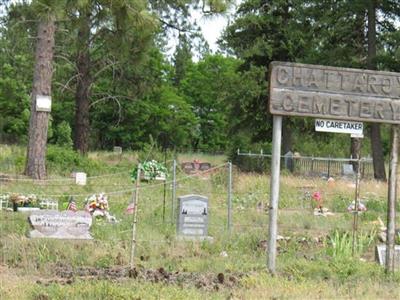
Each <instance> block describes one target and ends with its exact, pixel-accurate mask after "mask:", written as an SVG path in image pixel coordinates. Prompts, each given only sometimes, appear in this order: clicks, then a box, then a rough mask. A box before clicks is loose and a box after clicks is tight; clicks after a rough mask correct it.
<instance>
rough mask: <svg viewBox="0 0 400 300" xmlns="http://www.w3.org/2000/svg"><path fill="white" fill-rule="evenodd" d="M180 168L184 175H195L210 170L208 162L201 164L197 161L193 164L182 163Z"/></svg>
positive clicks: (188, 162)
mask: <svg viewBox="0 0 400 300" xmlns="http://www.w3.org/2000/svg"><path fill="white" fill-rule="evenodd" d="M181 168H182V170H183V171H184V172H185V173H186V174H196V173H198V172H204V171H207V170H209V169H211V164H210V163H209V162H201V161H200V160H199V159H194V160H193V162H190V161H186V162H183V163H182V164H181Z"/></svg>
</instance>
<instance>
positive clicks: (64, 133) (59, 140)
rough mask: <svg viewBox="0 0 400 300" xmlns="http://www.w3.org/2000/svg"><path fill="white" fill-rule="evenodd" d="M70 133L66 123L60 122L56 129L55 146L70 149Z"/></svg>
mask: <svg viewBox="0 0 400 300" xmlns="http://www.w3.org/2000/svg"><path fill="white" fill-rule="evenodd" d="M71 133H72V130H71V126H69V124H68V122H66V121H62V122H61V123H60V124H58V126H57V129H56V145H58V146H61V147H65V148H68V149H71V148H72V138H71Z"/></svg>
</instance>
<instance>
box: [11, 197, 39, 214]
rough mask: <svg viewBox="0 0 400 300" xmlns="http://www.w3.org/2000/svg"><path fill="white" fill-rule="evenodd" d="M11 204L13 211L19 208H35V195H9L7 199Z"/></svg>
mask: <svg viewBox="0 0 400 300" xmlns="http://www.w3.org/2000/svg"><path fill="white" fill-rule="evenodd" d="M9 199H10V200H11V202H12V204H13V210H14V211H17V210H18V208H19V207H37V206H38V199H37V197H36V195H34V194H30V195H26V196H25V195H22V194H11V195H10V198H9Z"/></svg>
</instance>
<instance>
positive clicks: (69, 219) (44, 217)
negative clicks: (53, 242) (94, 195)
mask: <svg viewBox="0 0 400 300" xmlns="http://www.w3.org/2000/svg"><path fill="white" fill-rule="evenodd" d="M28 219H29V222H30V224H31V225H32V227H33V230H32V231H31V232H30V233H29V237H31V238H54V239H80V240H90V239H92V237H91V235H90V233H89V229H90V226H91V225H92V216H91V215H90V213H88V212H85V211H77V212H73V211H62V212H58V211H54V210H50V211H35V212H32V213H31V215H30V216H29V218H28Z"/></svg>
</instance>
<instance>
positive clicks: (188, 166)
mask: <svg viewBox="0 0 400 300" xmlns="http://www.w3.org/2000/svg"><path fill="white" fill-rule="evenodd" d="M181 168H182V170H183V172H185V173H186V174H191V173H193V172H194V171H196V168H195V167H194V163H192V162H184V163H182V164H181Z"/></svg>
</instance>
